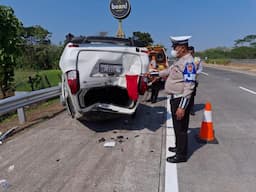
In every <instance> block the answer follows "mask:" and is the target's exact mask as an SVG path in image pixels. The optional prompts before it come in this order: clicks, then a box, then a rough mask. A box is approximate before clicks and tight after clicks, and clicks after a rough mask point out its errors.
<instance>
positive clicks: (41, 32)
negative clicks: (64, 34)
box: [23, 25, 52, 45]
mask: <svg viewBox="0 0 256 192" xmlns="http://www.w3.org/2000/svg"><path fill="white" fill-rule="evenodd" d="M51 35H52V34H51V33H50V32H49V31H48V30H46V29H44V28H43V27H41V26H40V25H35V26H30V27H24V28H23V37H24V39H25V40H26V43H27V44H28V45H38V44H41V45H42V44H46V45H49V44H51V40H50V38H51Z"/></svg>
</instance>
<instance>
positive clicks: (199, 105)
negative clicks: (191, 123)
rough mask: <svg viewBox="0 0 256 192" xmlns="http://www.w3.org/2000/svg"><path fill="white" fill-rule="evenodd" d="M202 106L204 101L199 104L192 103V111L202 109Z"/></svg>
mask: <svg viewBox="0 0 256 192" xmlns="http://www.w3.org/2000/svg"><path fill="white" fill-rule="evenodd" d="M204 106H205V104H204V103H200V104H195V105H194V111H195V112H197V111H201V110H203V109H204Z"/></svg>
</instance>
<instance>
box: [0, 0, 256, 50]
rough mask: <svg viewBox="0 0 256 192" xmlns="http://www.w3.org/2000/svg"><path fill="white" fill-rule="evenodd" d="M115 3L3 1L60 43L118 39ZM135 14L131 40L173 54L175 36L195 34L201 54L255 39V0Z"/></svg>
mask: <svg viewBox="0 0 256 192" xmlns="http://www.w3.org/2000/svg"><path fill="white" fill-rule="evenodd" d="M109 3H110V0H72V1H71V0H0V5H7V6H10V7H12V8H13V9H14V11H15V15H16V17H18V18H19V19H20V20H21V22H22V23H23V25H24V26H26V27H27V26H32V25H41V26H42V27H44V28H45V29H47V30H48V31H49V32H51V33H52V38H51V40H52V42H53V43H54V44H59V43H60V42H63V41H64V39H65V35H66V34H68V33H72V34H74V35H76V36H80V35H85V36H88V35H98V34H99V33H100V32H108V35H109V36H115V35H116V32H117V27H118V21H117V19H115V18H114V17H113V16H112V14H111V12H110V9H109ZM130 4H131V13H130V15H129V16H128V17H127V18H126V19H124V20H123V22H122V23H123V30H124V32H125V35H126V37H131V36H132V33H133V32H134V31H140V32H148V33H150V35H151V37H152V38H153V40H154V43H155V44H163V45H164V46H165V47H166V48H167V49H168V50H170V45H171V43H170V39H169V37H170V36H180V35H191V36H192V38H191V40H190V45H193V46H194V47H195V48H196V50H197V51H203V50H205V49H209V48H215V47H224V46H225V47H233V46H234V41H235V40H237V39H241V38H243V37H245V36H246V35H250V34H256V24H255V23H256V11H255V10H256V0H130Z"/></svg>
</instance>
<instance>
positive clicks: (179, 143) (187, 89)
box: [159, 36, 196, 160]
mask: <svg viewBox="0 0 256 192" xmlns="http://www.w3.org/2000/svg"><path fill="white" fill-rule="evenodd" d="M189 38H190V36H189V37H187V36H185V37H172V38H171V40H172V43H173V44H174V43H175V44H185V43H188V39H189ZM193 61H194V59H193V57H192V55H191V54H189V53H188V54H187V55H185V56H183V57H181V58H179V59H178V60H177V61H176V62H174V64H173V65H171V66H170V67H169V68H168V69H166V70H163V71H160V72H159V76H160V77H165V76H168V77H167V80H166V83H165V91H166V92H167V94H168V95H170V104H171V112H172V119H173V126H174V132H175V137H176V149H175V151H176V156H177V157H182V158H185V159H186V157H187V145H188V135H187V131H188V124H189V112H190V107H191V105H190V98H191V95H192V92H193V89H194V86H195V78H196V68H195V65H194V63H193ZM178 108H182V109H185V115H184V117H183V118H182V119H181V120H177V118H176V111H177V109H178ZM167 160H168V159H167Z"/></svg>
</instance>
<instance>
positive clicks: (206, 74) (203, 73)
mask: <svg viewBox="0 0 256 192" xmlns="http://www.w3.org/2000/svg"><path fill="white" fill-rule="evenodd" d="M201 73H202V74H203V75H206V76H209V74H208V73H205V72H201Z"/></svg>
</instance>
